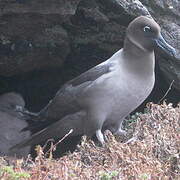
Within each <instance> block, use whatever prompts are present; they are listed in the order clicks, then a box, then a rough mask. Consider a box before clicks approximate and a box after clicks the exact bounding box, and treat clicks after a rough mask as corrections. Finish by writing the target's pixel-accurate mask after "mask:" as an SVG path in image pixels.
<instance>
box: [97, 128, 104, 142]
mask: <svg viewBox="0 0 180 180" xmlns="http://www.w3.org/2000/svg"><path fill="white" fill-rule="evenodd" d="M96 137H97V139H98V141H99V142H100V143H101V145H102V146H104V145H105V141H104V135H103V133H102V132H101V129H98V130H97V131H96Z"/></svg>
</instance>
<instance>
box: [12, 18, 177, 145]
mask: <svg viewBox="0 0 180 180" xmlns="http://www.w3.org/2000/svg"><path fill="white" fill-rule="evenodd" d="M156 47H160V48H162V49H163V51H165V52H166V53H167V54H168V55H170V56H173V55H175V50H174V48H172V47H171V46H170V45H168V44H167V43H166V42H165V40H164V39H163V37H162V35H161V30H160V27H159V25H158V24H157V23H156V22H155V21H154V20H153V19H151V18H148V17H145V16H140V17H138V18H136V19H135V20H133V21H132V22H131V23H130V24H129V26H128V28H127V32H126V37H125V40H124V47H123V48H122V49H120V50H119V51H118V52H116V53H115V54H114V55H113V56H112V57H110V58H109V59H108V60H106V61H105V62H103V63H101V64H99V65H97V66H95V67H94V68H92V69H90V70H89V71H87V72H85V73H83V74H81V75H80V76H79V77H77V78H75V79H73V80H71V81H69V82H67V83H66V84H65V85H64V86H63V87H62V88H61V89H60V90H59V91H58V92H57V94H56V96H55V97H54V98H53V99H52V101H50V102H49V104H48V105H47V106H46V107H45V108H44V109H43V110H42V111H40V113H39V114H38V115H37V117H34V120H35V121H39V122H40V121H41V122H42V123H47V122H51V125H48V126H47V127H46V128H44V129H42V130H41V131H39V132H37V133H35V134H34V135H32V137H30V138H29V139H27V140H25V141H23V142H21V143H20V144H18V145H16V146H15V147H13V148H21V147H24V146H27V145H35V144H38V143H40V142H41V141H44V140H47V139H50V138H62V137H63V136H64V135H65V134H66V133H68V132H69V130H70V129H73V133H72V134H71V136H75V135H83V134H86V135H88V136H92V135H93V134H96V136H97V139H98V140H99V141H100V142H101V143H102V144H104V136H103V132H104V131H105V130H106V129H109V130H110V131H112V132H113V133H116V134H122V133H124V131H123V130H122V128H121V126H122V122H123V119H124V118H125V117H126V116H127V115H129V114H130V113H131V112H132V111H133V110H134V109H135V108H137V107H138V106H139V105H140V104H141V103H142V102H143V101H144V100H145V99H146V98H147V97H148V95H149V94H150V92H151V91H152V89H153V86H154V82H155V75H154V66H155V56H154V49H155V48H156ZM30 128H32V127H30ZM33 128H36V127H33ZM27 129H28V128H27Z"/></svg>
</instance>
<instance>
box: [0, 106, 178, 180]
mask: <svg viewBox="0 0 180 180" xmlns="http://www.w3.org/2000/svg"><path fill="white" fill-rule="evenodd" d="M179 123H180V107H179V106H178V107H176V108H173V107H172V105H171V104H168V105H167V104H166V103H164V104H162V105H155V104H149V105H148V107H147V112H146V113H145V114H139V115H138V116H135V117H134V118H133V119H131V121H128V123H127V129H128V138H127V137H126V139H123V138H119V137H114V136H113V135H112V134H111V133H110V132H109V131H107V132H106V138H107V141H108V142H107V144H106V146H105V147H99V146H97V145H95V144H94V142H92V141H91V140H87V139H86V137H83V139H82V143H81V145H80V146H79V147H78V148H77V150H76V151H75V152H74V153H70V154H67V155H66V156H63V157H62V158H60V159H53V158H52V156H50V157H48V158H47V157H44V153H43V152H42V148H38V156H37V158H36V159H35V161H31V160H30V158H28V159H26V160H11V161H10V164H11V165H12V169H13V172H14V173H22V174H23V173H24V172H26V173H28V175H29V177H28V176H26V177H23V176H20V177H18V178H19V179H23V178H24V179H29V180H41V179H42V180H51V179H54V180H55V179H57V180H59V179H63V180H66V179H67V180H69V179H78V180H79V179H82V180H84V179H95V180H96V179H102V180H110V179H131V180H134V179H142V180H146V179H153V180H156V179H163V180H164V179H175V180H176V179H180V174H178V173H179V172H180V171H179V168H180V163H179V147H180V137H179V136H180V135H179V132H180V126H179ZM52 153H53V152H52ZM6 163H7V160H6ZM3 167H5V166H4V165H3V163H1V177H0V178H1V179H4V180H6V179H8V178H12V177H11V176H12V174H9V172H7V171H3V170H2V168H3Z"/></svg>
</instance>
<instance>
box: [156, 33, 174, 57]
mask: <svg viewBox="0 0 180 180" xmlns="http://www.w3.org/2000/svg"><path fill="white" fill-rule="evenodd" d="M155 43H156V45H157V46H158V47H159V48H161V49H162V50H163V51H165V52H166V53H167V54H169V55H170V56H173V57H175V55H176V50H175V49H174V48H173V47H172V46H170V45H169V44H168V43H167V42H166V41H165V40H164V38H163V36H162V35H161V34H160V35H159V37H158V38H156V39H155Z"/></svg>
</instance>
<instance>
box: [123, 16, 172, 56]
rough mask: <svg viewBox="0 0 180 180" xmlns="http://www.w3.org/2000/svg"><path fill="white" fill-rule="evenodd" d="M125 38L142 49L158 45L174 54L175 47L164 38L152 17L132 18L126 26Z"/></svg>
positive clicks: (146, 49) (150, 48) (149, 48)
mask: <svg viewBox="0 0 180 180" xmlns="http://www.w3.org/2000/svg"><path fill="white" fill-rule="evenodd" d="M126 38H127V39H128V40H129V41H130V42H131V43H133V44H134V45H135V46H137V47H138V48H140V49H142V50H143V51H153V50H154V49H155V48H157V47H158V48H161V49H162V50H163V51H165V53H168V54H169V55H170V56H174V55H175V49H174V48H173V47H172V46H170V45H169V44H168V43H167V42H166V41H165V40H164V38H163V36H162V35H161V28H160V26H159V25H158V24H157V23H156V22H155V21H154V20H153V19H152V18H149V17H146V16H140V17H137V18H136V19H134V20H133V21H132V22H131V23H130V24H129V26H128V28H127V34H126Z"/></svg>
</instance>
